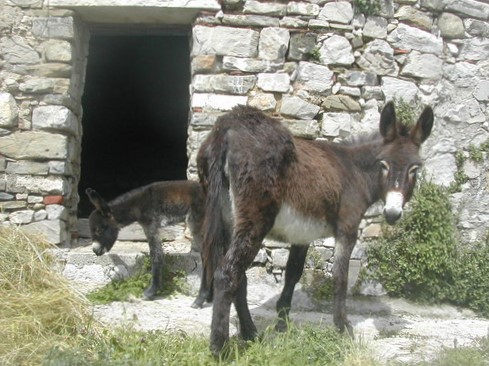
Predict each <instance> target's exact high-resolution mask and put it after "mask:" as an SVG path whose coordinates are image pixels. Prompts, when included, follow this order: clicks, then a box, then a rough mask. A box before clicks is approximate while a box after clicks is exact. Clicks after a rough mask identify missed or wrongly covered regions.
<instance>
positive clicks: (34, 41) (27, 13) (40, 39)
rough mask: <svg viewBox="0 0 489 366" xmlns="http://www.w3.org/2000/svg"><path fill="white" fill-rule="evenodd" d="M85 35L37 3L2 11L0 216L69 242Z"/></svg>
mask: <svg viewBox="0 0 489 366" xmlns="http://www.w3.org/2000/svg"><path fill="white" fill-rule="evenodd" d="M87 46H88V33H87V32H86V30H85V27H84V25H83V24H81V23H78V22H77V21H76V17H75V14H74V13H73V12H71V11H69V10H53V9H52V10H45V9H43V8H42V2H41V1H15V2H14V1H7V2H6V3H4V2H2V8H1V9H0V222H1V223H2V225H23V227H25V228H26V229H27V230H28V231H32V232H40V233H42V234H45V235H46V237H47V238H48V240H49V241H50V242H53V243H56V244H69V243H70V239H71V232H72V231H73V228H75V227H76V204H77V202H78V196H77V185H78V180H79V175H80V148H81V118H82V113H81V95H82V93H83V83H84V71H85V58H86V53H87Z"/></svg>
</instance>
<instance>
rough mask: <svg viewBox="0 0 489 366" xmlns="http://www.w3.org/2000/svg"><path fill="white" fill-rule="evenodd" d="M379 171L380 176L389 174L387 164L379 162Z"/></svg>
mask: <svg viewBox="0 0 489 366" xmlns="http://www.w3.org/2000/svg"><path fill="white" fill-rule="evenodd" d="M380 169H381V171H382V174H384V175H387V173H389V164H388V163H387V162H386V161H385V160H381V161H380Z"/></svg>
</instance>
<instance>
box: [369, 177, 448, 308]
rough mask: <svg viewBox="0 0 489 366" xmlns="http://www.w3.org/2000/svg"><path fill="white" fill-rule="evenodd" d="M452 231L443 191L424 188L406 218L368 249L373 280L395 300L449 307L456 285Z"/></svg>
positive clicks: (434, 188)
mask: <svg viewBox="0 0 489 366" xmlns="http://www.w3.org/2000/svg"><path fill="white" fill-rule="evenodd" d="M455 238H456V230H455V225H454V218H453V214H452V211H451V207H450V202H449V200H448V195H447V193H446V190H445V189H444V188H442V187H439V186H437V185H435V184H433V183H430V182H423V184H421V186H420V187H419V188H418V189H417V191H416V192H415V197H414V199H413V202H412V207H411V210H410V212H409V214H407V215H406V217H405V218H404V219H403V220H402V221H401V222H400V223H399V224H398V225H397V226H394V227H387V226H384V233H383V236H382V238H380V239H379V240H378V241H377V242H376V243H375V244H372V245H371V246H370V247H369V249H368V266H367V267H368V269H369V271H370V275H369V276H371V278H372V279H374V280H377V281H379V282H380V283H382V285H383V286H384V288H385V289H386V290H387V292H388V293H389V294H391V295H394V296H402V297H406V298H408V299H413V300H419V301H423V302H429V303H434V302H440V301H449V300H450V298H451V292H452V289H453V285H454V281H455V279H454V273H453V264H454V263H455V258H456V244H457V243H456V240H455Z"/></svg>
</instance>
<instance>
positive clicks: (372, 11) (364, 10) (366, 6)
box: [354, 0, 380, 15]
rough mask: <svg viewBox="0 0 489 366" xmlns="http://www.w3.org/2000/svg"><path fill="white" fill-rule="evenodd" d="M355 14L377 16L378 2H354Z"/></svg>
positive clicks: (358, 0) (368, 0) (366, 0)
mask: <svg viewBox="0 0 489 366" xmlns="http://www.w3.org/2000/svg"><path fill="white" fill-rule="evenodd" d="M354 5H355V12H356V13H357V14H365V15H378V14H379V13H380V0H355V1H354Z"/></svg>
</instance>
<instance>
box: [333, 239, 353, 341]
mask: <svg viewBox="0 0 489 366" xmlns="http://www.w3.org/2000/svg"><path fill="white" fill-rule="evenodd" d="M355 241H356V231H355V235H354V236H353V235H349V236H347V235H338V236H337V237H336V245H335V253H334V263H333V291H334V300H333V303H334V309H333V321H334V324H335V325H336V327H337V328H338V330H339V331H340V332H344V331H345V329H346V330H347V331H348V333H349V334H350V336H351V337H353V327H352V325H351V323H350V322H349V320H348V317H347V315H346V292H347V290H348V267H349V264H350V256H351V252H352V250H353V247H354V246H355Z"/></svg>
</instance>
